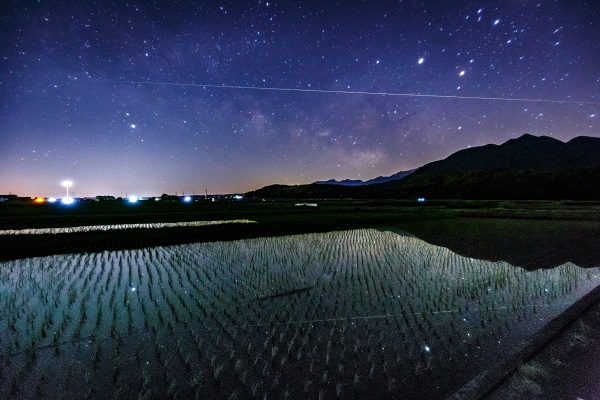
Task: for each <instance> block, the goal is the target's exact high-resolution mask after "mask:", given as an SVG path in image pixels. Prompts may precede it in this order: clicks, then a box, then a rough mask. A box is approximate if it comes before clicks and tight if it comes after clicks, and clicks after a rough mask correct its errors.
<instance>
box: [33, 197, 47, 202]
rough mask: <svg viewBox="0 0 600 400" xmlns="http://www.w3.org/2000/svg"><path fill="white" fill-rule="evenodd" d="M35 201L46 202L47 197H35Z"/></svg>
mask: <svg viewBox="0 0 600 400" xmlns="http://www.w3.org/2000/svg"><path fill="white" fill-rule="evenodd" d="M33 202H34V203H38V204H41V203H45V202H46V199H45V198H43V197H36V198H35V199H33Z"/></svg>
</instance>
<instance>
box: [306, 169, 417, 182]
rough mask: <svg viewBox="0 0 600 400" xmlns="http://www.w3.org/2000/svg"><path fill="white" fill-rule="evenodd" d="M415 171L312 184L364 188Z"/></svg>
mask: <svg viewBox="0 0 600 400" xmlns="http://www.w3.org/2000/svg"><path fill="white" fill-rule="evenodd" d="M414 171H416V169H411V170H408V171H400V172H396V173H395V174H394V175H390V176H379V177H377V178H373V179H369V180H368V181H362V180H359V179H344V180H342V181H336V180H335V179H330V180H328V181H316V182H313V185H342V186H364V185H373V184H375V183H384V182H390V181H396V180H398V179H402V178H404V177H405V176H408V175H410V174H411V173H413V172H414Z"/></svg>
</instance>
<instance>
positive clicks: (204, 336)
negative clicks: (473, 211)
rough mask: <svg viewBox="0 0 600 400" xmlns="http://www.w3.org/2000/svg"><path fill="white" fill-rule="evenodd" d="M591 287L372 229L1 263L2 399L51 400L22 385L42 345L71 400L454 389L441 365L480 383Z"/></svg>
mask: <svg viewBox="0 0 600 400" xmlns="http://www.w3.org/2000/svg"><path fill="white" fill-rule="evenodd" d="M25 272H26V273H25ZM596 276H597V275H596V274H594V273H590V272H589V271H582V270H580V269H578V268H577V267H576V266H574V265H570V264H567V265H564V266H561V267H559V268H557V269H554V270H543V271H537V272H535V273H529V272H526V271H523V270H518V269H515V268H513V267H512V266H510V265H508V264H506V263H502V262H499V263H492V262H487V261H481V260H472V259H467V258H464V257H460V256H458V255H456V254H453V253H451V252H450V251H449V250H447V249H443V248H438V247H435V246H431V245H428V244H426V243H424V242H421V241H420V240H418V239H416V238H413V237H408V236H402V235H398V234H394V233H391V232H380V231H375V230H355V231H347V232H331V233H326V234H310V235H300V236H289V237H277V238H265V239H251V240H242V241H236V242H216V243H203V244H191V245H182V246H171V247H160V248H149V249H140V250H132V251H118V252H103V253H97V254H86V255H75V256H53V257H48V258H40V259H27V260H19V261H10V262H6V263H2V264H1V265H0V289H2V290H0V306H1V307H0V317H1V318H0V324H4V325H0V328H1V329H0V346H1V347H2V348H1V350H2V353H1V354H9V358H11V357H12V358H11V359H12V360H13V361H14V363H15V366H17V369H15V372H10V373H9V376H8V377H7V379H2V382H3V383H2V385H1V387H0V390H1V391H0V396H1V395H3V394H4V395H6V394H8V393H10V392H11V391H13V392H15V393H17V392H18V393H21V391H25V393H26V395H30V396H33V395H34V392H36V391H40V392H42V393H44V396H47V397H50V396H52V395H53V393H54V392H53V391H52V389H51V388H52V385H53V383H54V382H52V379H50V380H49V381H48V380H46V381H39V382H37V383H36V384H34V385H31V387H28V386H27V385H23V384H22V382H24V381H27V379H30V378H29V377H30V376H40V374H41V372H40V370H41V368H42V364H43V363H41V360H42V358H41V357H40V356H39V354H38V352H37V350H35V349H36V348H39V347H40V346H43V345H51V346H52V348H53V349H55V350H54V351H55V352H56V353H55V356H54V358H53V359H54V360H55V361H54V362H55V363H56V364H57V365H62V366H65V365H70V363H72V362H73V360H74V359H75V357H78V358H79V361H81V362H82V363H83V365H88V366H89V369H90V371H92V372H93V376H94V377H95V378H94V379H92V380H89V381H87V380H86V381H82V382H83V383H82V385H81V388H74V389H72V390H73V391H74V392H73V393H79V395H80V396H79V397H85V396H86V394H87V393H88V392H89V391H90V390H91V389H93V387H90V386H91V385H94V382H96V381H98V379H100V380H101V379H102V378H100V377H101V376H102V375H103V374H106V373H108V376H109V379H108V382H107V384H108V385H112V386H113V388H112V390H114V391H115V393H120V394H122V395H125V393H129V392H131V395H132V396H134V395H136V394H138V393H139V394H140V395H141V396H144V397H148V396H150V395H151V394H152V395H157V394H166V393H171V394H173V395H178V396H181V397H200V396H202V395H205V396H212V397H215V398H229V397H231V396H234V397H235V396H238V397H240V398H246V397H254V398H258V397H261V396H263V395H266V394H268V395H269V397H271V396H273V397H278V398H287V397H289V398H305V397H311V398H318V397H319V396H329V397H331V396H335V397H347V396H349V397H352V396H355V397H356V396H357V395H358V394H360V393H364V392H365V391H375V393H378V394H381V396H383V397H385V396H389V394H390V393H402V391H403V390H408V389H407V388H408V387H410V385H411V383H410V382H411V379H412V378H414V376H415V375H418V374H421V375H425V374H427V375H426V376H428V377H429V376H432V377H436V379H437V378H439V379H440V381H442V382H443V383H444V384H445V385H446V387H448V388H450V387H451V386H452V385H458V384H460V382H453V381H452V378H448V377H447V376H451V374H450V372H451V370H450V369H449V367H448V366H445V363H444V362H443V360H444V359H447V358H448V357H453V359H457V360H459V359H464V365H463V367H464V369H465V370H467V371H469V372H470V373H472V374H475V373H477V371H479V370H480V369H481V368H484V367H485V366H486V365H485V363H484V362H483V361H481V360H482V359H483V357H481V355H483V354H485V355H486V356H487V357H491V356H490V354H496V355H498V356H499V355H501V354H502V352H503V351H504V350H505V349H509V348H510V347H511V345H512V344H514V343H516V342H517V341H518V340H521V339H522V338H524V337H527V335H530V334H531V333H532V332H535V330H536V329H538V328H539V327H540V326H541V322H538V321H539V320H540V319H543V318H549V317H551V316H552V315H556V314H557V313H558V312H560V311H561V310H562V309H564V308H565V307H566V305H568V302H569V301H571V302H572V301H574V300H575V299H577V298H578V297H579V296H581V295H582V294H585V293H586V292H587V290H589V289H590V288H592V287H594V285H596V284H597V283H598V278H596ZM134 289H135V290H134ZM257 299H259V300H257ZM515 321H521V322H522V323H521V324H519V325H517V326H518V327H519V328H518V329H515ZM91 334H93V335H94V336H95V337H97V338H98V339H97V340H94V341H93V342H91V343H90V346H91V347H90V348H89V350H88V351H87V352H86V351H83V350H81V351H80V350H77V349H85V347H84V346H83V345H80V344H76V343H79V342H76V341H77V340H78V339H79V340H81V339H83V338H85V337H88V336H89V335H91ZM74 341H75V342H74ZM498 342H501V343H502V345H498ZM424 346H427V348H428V349H430V350H427V351H426V350H424V349H425V347H424ZM75 350H76V351H75ZM15 352H22V353H21V354H22V356H19V357H21V358H19V360H20V361H18V362H17V356H11V354H14V353H15ZM77 354H78V355H77ZM464 354H468V355H469V356H468V357H465V356H464ZM469 357H473V358H469ZM473 360H476V361H473ZM153 368H156V369H157V370H160V371H165V372H164V373H162V374H153V373H152V372H151V371H153ZM63 369H65V371H67V372H65V373H66V374H69V376H71V378H69V380H67V381H68V382H70V381H72V380H73V379H75V376H76V372H73V371H71V372H68V371H69V369H68V368H63ZM19 371H21V376H20V377H19V375H18V374H19ZM125 371H127V373H126V372H125ZM0 372H2V371H0ZM129 374H131V377H129ZM17 378H18V379H17ZM53 379H55V378H53ZM15 382H16V383H15ZM174 382H175V383H174ZM313 382H318V385H315V384H314V383H313ZM94 387H95V386H94ZM267 388H268V390H267ZM449 390H450V389H449ZM437 395H439V393H436V396H437ZM423 396H425V397H427V396H426V395H425V393H424V394H423ZM429 397H431V396H429ZM438 397H439V396H438Z"/></svg>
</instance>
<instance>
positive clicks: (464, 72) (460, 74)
mask: <svg viewBox="0 0 600 400" xmlns="http://www.w3.org/2000/svg"><path fill="white" fill-rule="evenodd" d="M466 73H467V72H466V71H465V70H464V69H463V70H462V71H460V72H459V73H458V76H463V75H464V74H466Z"/></svg>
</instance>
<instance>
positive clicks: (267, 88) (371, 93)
mask: <svg viewBox="0 0 600 400" xmlns="http://www.w3.org/2000/svg"><path fill="white" fill-rule="evenodd" d="M98 82H110V83H123V84H132V85H155V86H180V87H200V88H215V89H238V90H264V91H278V92H300V93H327V94H356V95H368V96H392V97H424V98H434V99H460V100H486V101H513V102H529V103H554V104H580V105H584V104H592V105H598V104H600V103H599V102H594V101H578V100H548V99H529V98H514V97H487V96H457V95H441V94H420V93H395V92H369V91H356V90H325V89H300V88H285V87H264V86H240V85H214V84H201V83H174V82H149V81H109V80H100V81H98Z"/></svg>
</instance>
